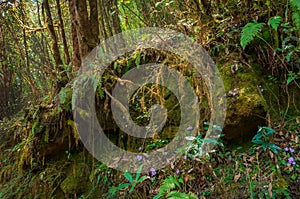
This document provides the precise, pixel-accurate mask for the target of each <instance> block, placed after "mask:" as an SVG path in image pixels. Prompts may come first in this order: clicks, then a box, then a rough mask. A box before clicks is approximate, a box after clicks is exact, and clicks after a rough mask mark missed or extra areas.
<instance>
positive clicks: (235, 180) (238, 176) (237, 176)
mask: <svg viewBox="0 0 300 199" xmlns="http://www.w3.org/2000/svg"><path fill="white" fill-rule="evenodd" d="M240 177H241V174H240V173H239V174H237V175H235V176H234V179H233V181H234V182H237V181H238V180H239V179H240Z"/></svg>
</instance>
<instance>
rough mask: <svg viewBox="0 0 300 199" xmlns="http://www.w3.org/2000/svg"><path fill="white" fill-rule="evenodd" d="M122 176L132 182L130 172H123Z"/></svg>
mask: <svg viewBox="0 0 300 199" xmlns="http://www.w3.org/2000/svg"><path fill="white" fill-rule="evenodd" d="M124 176H125V178H126V179H127V180H128V181H129V182H131V183H133V178H132V175H131V174H130V173H128V172H125V173H124Z"/></svg>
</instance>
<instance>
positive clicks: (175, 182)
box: [153, 174, 198, 199]
mask: <svg viewBox="0 0 300 199" xmlns="http://www.w3.org/2000/svg"><path fill="white" fill-rule="evenodd" d="M180 184H184V182H183V179H182V178H178V176H177V175H176V174H174V175H173V176H168V177H167V178H166V179H165V180H164V181H163V182H162V185H161V187H160V189H159V192H158V194H157V195H156V196H155V197H154V198H153V199H159V198H161V197H163V196H166V197H167V198H168V199H198V197H197V196H196V194H194V193H182V192H180V191H177V190H173V191H171V190H172V189H175V188H176V187H177V188H179V189H180V187H181V186H180Z"/></svg>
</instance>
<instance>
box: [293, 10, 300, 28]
mask: <svg viewBox="0 0 300 199" xmlns="http://www.w3.org/2000/svg"><path fill="white" fill-rule="evenodd" d="M292 18H293V22H294V24H295V26H296V28H297V30H300V11H298V12H293V15H292Z"/></svg>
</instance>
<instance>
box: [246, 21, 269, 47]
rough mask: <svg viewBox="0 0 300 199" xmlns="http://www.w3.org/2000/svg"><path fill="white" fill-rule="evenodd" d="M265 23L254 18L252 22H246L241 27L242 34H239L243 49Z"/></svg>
mask: <svg viewBox="0 0 300 199" xmlns="http://www.w3.org/2000/svg"><path fill="white" fill-rule="evenodd" d="M264 25H265V23H258V22H257V21H256V20H254V21H253V22H250V23H247V24H246V25H245V26H244V28H243V29H242V36H241V40H240V43H241V46H242V48H243V49H245V48H246V46H247V45H248V44H249V43H250V42H251V41H252V40H253V39H254V37H255V36H257V35H258V34H259V30H261V29H262V27H263V26H264Z"/></svg>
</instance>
